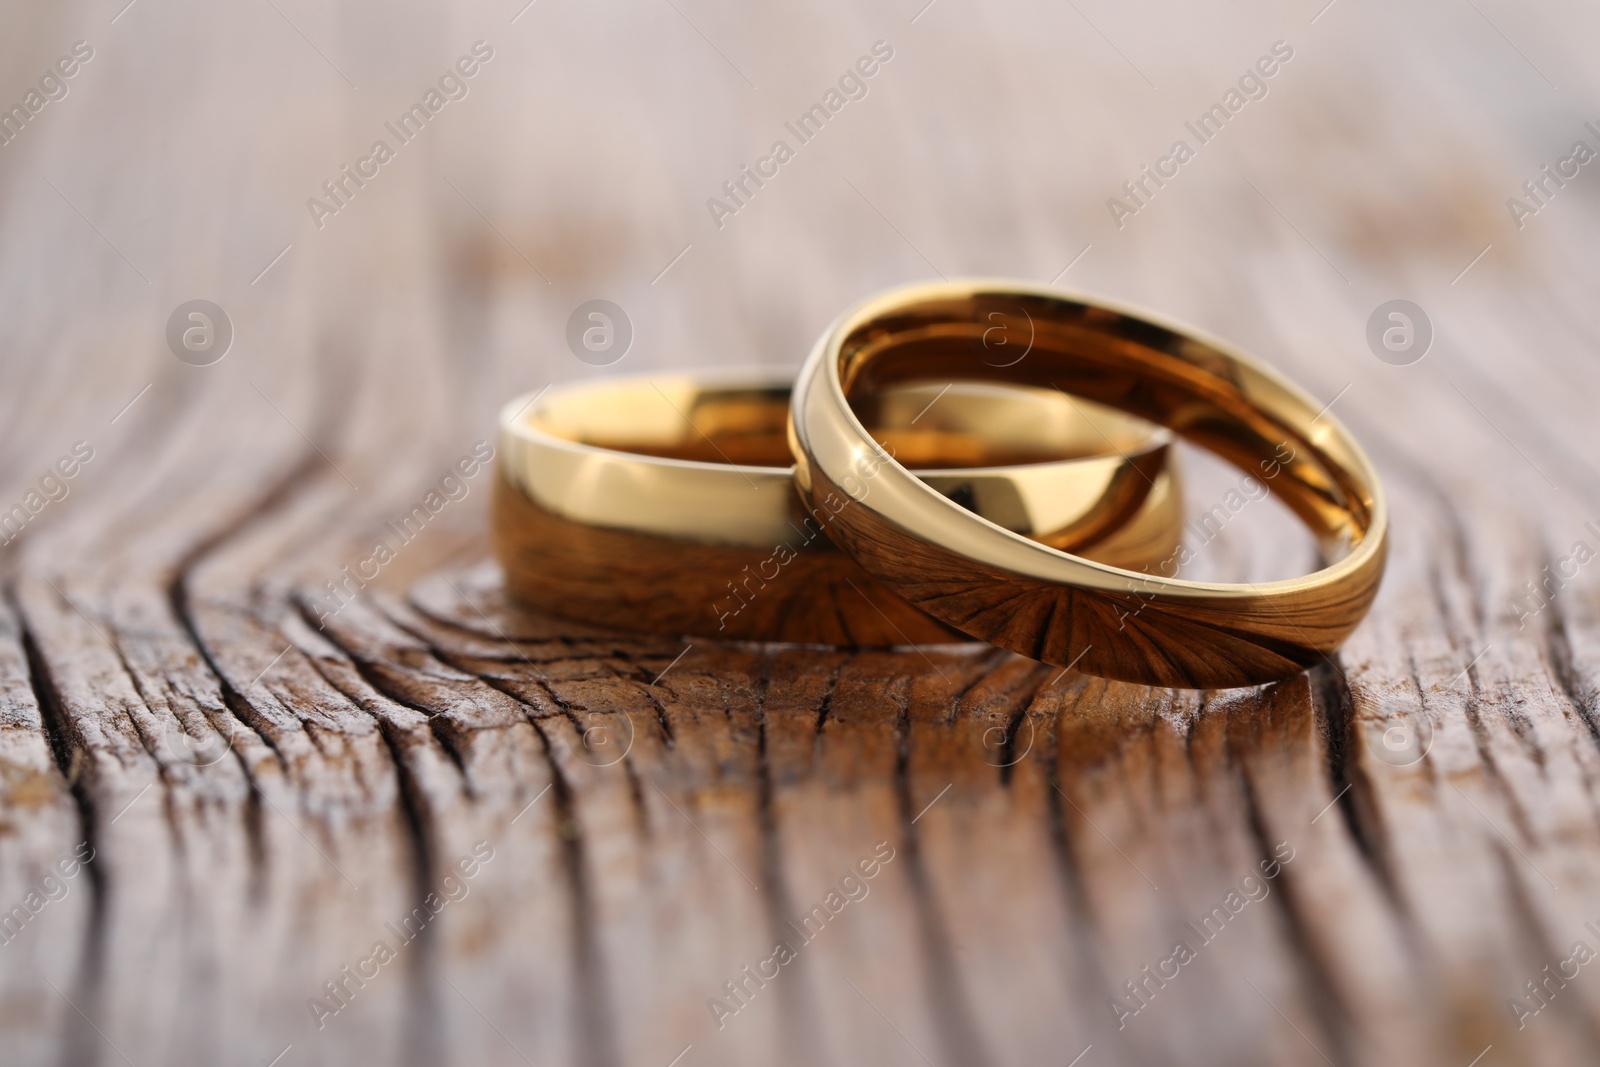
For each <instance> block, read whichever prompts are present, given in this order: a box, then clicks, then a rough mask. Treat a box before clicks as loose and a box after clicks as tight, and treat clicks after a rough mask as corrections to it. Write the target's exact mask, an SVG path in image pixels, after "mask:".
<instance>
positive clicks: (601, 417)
mask: <svg viewBox="0 0 1600 1067" xmlns="http://www.w3.org/2000/svg"><path fill="white" fill-rule="evenodd" d="M789 388H790V386H789V380H788V376H787V375H775V374H774V373H773V372H771V371H762V372H743V373H726V372H724V373H717V374H708V375H698V376H690V375H663V376H660V377H656V378H653V379H647V378H624V379H611V380H605V381H598V382H591V383H585V384H579V385H569V386H563V387H559V388H555V389H550V390H549V391H548V392H546V393H545V394H543V395H542V396H536V397H524V398H520V399H518V400H515V401H512V402H511V403H510V404H508V405H506V407H505V408H504V410H503V411H502V412H501V416H500V451H499V465H500V472H501V476H500V478H498V479H497V487H496V491H495V501H494V506H493V512H494V518H493V530H494V541H495V548H496V552H497V554H498V556H499V558H500V560H501V563H502V565H503V567H504V569H505V572H506V581H507V585H508V587H509V588H510V590H511V591H512V592H513V593H514V594H516V595H517V596H518V597H519V598H521V599H522V600H524V601H527V602H530V603H532V604H533V605H534V606H536V607H539V608H541V609H543V610H545V611H548V612H551V613H554V614H558V615H564V616H567V617H569V618H575V619H579V620H582V621H585V622H589V623H593V624H596V625H599V626H605V627H609V628H612V629H620V630H627V631H632V632H636V633H637V632H646V633H670V634H688V635H706V636H711V637H725V638H734V639H740V640H767V641H788V642H795V643H803V644H842V645H867V646H872V645H878V646H882V645H896V644H914V643H932V642H941V641H943V642H948V641H966V640H968V638H967V637H965V636H964V635H963V634H961V633H960V632H959V631H956V630H952V629H950V628H949V627H947V626H945V625H943V624H942V623H939V622H937V621H935V620H934V619H931V618H929V617H928V616H927V615H925V614H923V613H922V612H920V611H917V610H916V609H915V608H912V607H911V606H910V605H908V604H906V603H905V602H904V601H903V600H901V599H900V598H899V597H897V596H895V595H894V594H893V593H891V592H890V591H889V590H887V589H885V588H884V587H882V586H881V585H879V584H878V583H877V582H876V581H875V580H874V579H873V578H872V577H871V576H870V575H868V574H867V573H866V572H865V571H863V570H861V569H860V568H859V567H858V566H856V564H854V563H853V562H851V560H850V559H849V557H847V556H845V555H844V554H843V553H841V552H839V551H838V550H837V549H836V548H835V547H834V546H833V543H832V542H831V541H829V540H828V536H827V534H828V533H831V531H832V524H833V511H834V510H835V509H836V508H837V507H838V506H841V505H840V504H839V503H837V502H830V501H827V500H825V499H819V500H818V502H817V504H816V505H815V506H814V507H811V508H804V507H802V506H801V504H800V500H799V498H798V497H797V496H796V495H795V492H794V485H793V477H792V467H791V464H792V460H791V458H790V455H789V447H788V441H787V437H786V432H785V430H786V420H787V416H788V409H789ZM869 403H870V406H871V409H872V410H871V412H870V414H869V415H868V418H869V421H870V422H871V423H872V424H873V425H874V426H877V427H881V428H883V429H882V430H881V432H880V435H879V436H880V438H881V439H882V441H883V442H884V445H883V446H879V447H886V448H887V449H889V450H892V451H893V452H894V453H896V454H898V455H899V456H901V457H902V458H903V459H905V460H906V462H907V463H909V464H911V465H913V466H919V467H929V468H940V469H927V470H921V471H919V473H918V475H917V476H918V477H921V478H922V479H924V481H923V482H922V483H921V484H926V485H929V486H931V487H932V488H930V490H929V491H930V492H935V493H943V494H945V496H941V497H940V499H945V498H946V497H949V498H951V499H954V500H958V501H960V502H961V503H959V504H952V506H953V507H965V508H971V509H973V510H974V511H975V512H976V513H977V514H979V515H983V516H984V517H985V518H986V520H990V521H993V522H996V523H1000V524H1001V525H1003V526H1005V527H1006V528H1008V529H1011V530H1015V531H1017V532H1018V534H1019V535H1029V536H1034V537H1039V538H1041V539H1044V540H1047V541H1049V542H1050V543H1051V544H1057V545H1062V546H1064V547H1068V548H1072V549H1073V550H1074V551H1080V552H1084V553H1086V554H1088V555H1091V556H1094V557H1095V558H1099V559H1106V560H1111V561H1115V562H1120V563H1123V564H1125V565H1128V566H1138V565H1140V564H1141V563H1148V562H1153V561H1156V560H1159V559H1161V558H1163V557H1164V556H1165V555H1167V554H1168V553H1170V552H1171V551H1172V549H1173V547H1174V546H1175V545H1177V544H1178V541H1179V539H1180V538H1181V536H1182V500H1181V495H1182V494H1181V492H1180V491H1179V489H1178V486H1177V481H1176V473H1175V469H1174V467H1173V465H1172V463H1171V462H1170V459H1171V457H1170V451H1169V445H1170V442H1171V435H1170V434H1169V433H1168V431H1166V430H1163V429H1160V428H1159V427H1155V426H1151V425H1150V424H1148V423H1145V422H1143V421H1142V420H1139V419H1133V418H1129V417H1128V416H1126V415H1124V414H1122V413H1121V412H1116V411H1111V410H1109V409H1105V408H1099V407H1098V406H1097V405H1092V404H1080V405H1074V403H1073V402H1071V401H1069V400H1068V399H1067V398H1065V397H1063V396H1060V395H1059V394H1056V393H1054V392H1053V391H1050V390H1038V389H1029V390H1024V389H1014V388H1005V387H996V386H992V385H987V386H986V385H970V384H969V385H963V386H957V387H953V388H950V389H947V390H941V389H940V388H939V387H932V388H929V387H905V386H900V387H895V388H891V389H887V390H884V391H882V392H881V393H880V394H875V395H874V396H872V397H871V398H869ZM1063 457H1072V458H1063ZM1041 461H1043V462H1041ZM951 468H956V469H951Z"/></svg>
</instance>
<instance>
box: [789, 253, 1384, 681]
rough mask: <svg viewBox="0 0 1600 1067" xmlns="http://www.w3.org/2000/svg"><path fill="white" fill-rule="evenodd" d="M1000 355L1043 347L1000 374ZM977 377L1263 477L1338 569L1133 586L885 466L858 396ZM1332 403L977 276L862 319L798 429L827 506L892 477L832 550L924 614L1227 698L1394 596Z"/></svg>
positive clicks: (1248, 363) (1143, 322)
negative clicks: (1156, 429)
mask: <svg viewBox="0 0 1600 1067" xmlns="http://www.w3.org/2000/svg"><path fill="white" fill-rule="evenodd" d="M997 330H998V331H1000V332H999V333H996V332H995V331H997ZM1002 345H1009V348H1002V347H1001V346H1002ZM1001 351H1009V352H1012V353H1015V352H1018V351H1023V352H1025V353H1026V354H1025V355H1023V356H1021V357H1020V358H1018V357H1015V356H1011V357H1008V358H1007V359H1005V360H1001V359H998V358H996V356H997V353H999V352H1001ZM961 379H966V380H973V379H980V380H990V381H1004V382H1009V383H1013V384H1029V385H1036V386H1053V387H1055V388H1058V389H1062V390H1065V391H1067V392H1070V393H1074V394H1076V395H1078V396H1082V397H1086V398H1088V399H1091V400H1096V401H1099V402H1101V403H1104V404H1107V405H1109V406H1111V407H1115V408H1119V409H1121V410H1123V411H1126V412H1129V413H1131V414H1134V415H1138V416H1140V417H1141V418H1145V419H1148V420H1150V421H1151V422H1156V423H1160V424H1162V425H1164V426H1168V427H1170V428H1172V429H1173V430H1176V431H1177V432H1178V433H1179V434H1180V435H1182V436H1184V437H1186V438H1189V439H1190V440H1193V441H1194V442H1196V443H1197V444H1200V445H1202V446H1204V447H1206V448H1208V449H1210V450H1211V451H1213V452H1216V453H1217V454H1219V455H1220V456H1222V457H1223V458H1225V459H1227V460H1229V461H1231V462H1233V463H1234V464H1235V465H1237V466H1239V467H1241V468H1244V469H1245V470H1247V471H1250V472H1252V473H1253V474H1255V475H1256V476H1257V477H1258V478H1259V479H1260V480H1261V481H1263V482H1265V483H1266V484H1267V485H1268V486H1269V487H1270V488H1271V489H1272V491H1273V492H1275V493H1276V494H1277V495H1278V496H1279V497H1280V499H1282V500H1283V501H1284V503H1286V504H1287V505H1288V506H1289V507H1290V508H1291V509H1293V510H1294V511H1295V513H1296V514H1298V515H1299V516H1300V518H1301V519H1302V520H1303V521H1304V522H1305V523H1306V524H1307V526H1309V527H1310V528H1311V530H1312V532H1313V533H1314V534H1315V535H1316V537H1317V539H1318V541H1319V544H1320V545H1321V547H1322V551H1323V555H1324V558H1325V559H1330V560H1335V561H1336V562H1333V563H1332V564H1331V565H1329V566H1327V567H1325V568H1324V569H1323V570H1320V571H1318V572H1316V573H1315V574H1312V575H1309V576H1308V577H1304V578H1298V579H1294V580H1292V581H1281V582H1270V583H1266V584H1261V585H1223V584H1214V583H1203V582H1193V581H1183V580H1179V579H1177V578H1174V577H1173V575H1175V574H1176V573H1177V570H1178V567H1179V566H1180V565H1181V564H1182V563H1183V562H1185V561H1186V558H1187V556H1188V554H1189V553H1188V550H1187V549H1180V550H1179V551H1178V552H1176V553H1174V554H1173V555H1172V556H1171V557H1169V558H1167V559H1165V560H1162V561H1161V562H1160V563H1159V564H1158V565H1157V566H1156V568H1155V571H1156V573H1135V572H1134V571H1132V570H1127V569H1119V568H1118V567H1115V566H1108V565H1106V564H1103V563H1097V562H1093V561H1090V560H1086V559H1083V558H1079V557H1077V556H1073V555H1069V554H1067V553H1066V552H1062V551H1058V550H1057V549H1055V548H1052V547H1050V546H1047V545H1042V544H1038V543H1036V542H1033V541H1029V540H1028V539H1027V538H1023V537H1018V536H1016V535H1015V534H1013V533H1011V532H1010V531H1007V530H1003V529H1001V528H999V527H998V526H996V525H994V524H993V523H988V522H983V521H981V520H979V519H977V518H975V517H974V516H973V515H971V514H970V513H968V512H967V511H965V510H964V509H962V508H960V507H958V506H956V505H954V504H952V503H951V502H950V501H949V500H947V499H946V498H945V497H943V496H941V495H940V494H939V493H937V492H934V491H932V490H930V489H929V488H927V487H926V486H924V485H923V484H922V483H921V482H919V481H918V480H917V477H916V476H915V475H913V474H911V473H910V472H909V471H907V470H906V469H905V468H904V467H902V466H900V465H899V464H897V463H895V462H893V461H892V460H885V459H884V458H883V457H882V456H881V455H880V450H879V448H878V446H877V445H876V444H875V442H874V441H873V439H872V436H871V434H870V433H868V431H867V428H866V427H865V426H864V425H862V422H861V420H860V419H859V418H858V417H857V415H856V414H855V413H854V412H852V410H851V407H850V403H849V402H848V401H847V397H850V396H853V395H854V394H857V393H861V392H870V391H873V390H878V389H882V388H885V387H887V386H889V385H892V384H895V383H903V382H909V381H935V382H946V381H951V380H961ZM1319 408H1320V405H1319V404H1318V403H1317V402H1316V401H1315V400H1313V399H1312V398H1311V397H1309V396H1307V395H1306V394H1305V393H1303V392H1302V391H1301V390H1299V389H1298V388H1296V387H1295V386H1294V385H1292V384H1290V383H1289V382H1288V381H1286V380H1285V379H1284V378H1282V377H1281V376H1279V375H1278V374H1277V373H1275V372H1274V371H1272V370H1269V369H1268V368H1267V367H1265V366H1264V365H1262V364H1260V363H1257V362H1255V361H1254V360H1252V359H1250V358H1249V357H1247V356H1245V355H1243V354H1242V353H1240V352H1238V351H1237V350H1235V349H1233V348H1231V347H1229V346H1228V345H1226V344H1223V343H1222V342H1220V341H1215V340H1211V339H1210V338H1207V337H1204V336H1202V335H1200V334H1198V333H1196V332H1195V331H1193V330H1190V329H1188V328H1186V327H1182V326H1179V325H1177V324H1175V323H1171V322H1168V321H1166V320H1163V319H1160V318H1158V317H1156V316H1154V315H1151V314H1148V313H1146V312H1143V311H1136V310H1134V309H1131V308H1126V307H1121V306H1118V305H1114V304H1109V303H1105V302H1101V301H1098V300H1090V299H1088V298H1086V297H1082V296H1076V295H1072V294H1069V293H1064V292H1062V291H1060V290H1056V289H1050V288H1045V287H1042V286H1033V285H1027V284H1019V283H1014V282H1000V281H996V282H988V281H977V282H962V283H943V284H928V285H915V286H910V287H907V288H903V289H898V290H894V291H891V292H889V293H886V294H883V295H880V296H878V297H875V298H873V299H870V300H868V301H866V302H865V303H864V304H862V305H860V306H858V307H856V308H855V309H853V310H851V311H848V312H846V313H845V314H844V315H843V316H842V317H841V318H840V319H839V320H838V321H837V322H835V323H834V324H833V325H832V326H831V327H830V328H829V329H828V331H827V332H826V333H825V334H824V335H823V336H822V338H821V340H819V341H818V342H817V345H816V347H815V348H814V349H813V350H812V352H811V355H810V357H809V358H808V359H807V361H806V364H805V366H804V367H803V368H802V369H801V372H800V377H799V379H798V381H797V382H796V383H795V389H794V396H793V400H792V407H791V416H790V417H791V423H790V434H791V443H792V445H793V448H794V454H795V456H796V458H797V465H796V469H795V481H796V485H797V487H798V489H799V490H800V494H801V496H802V497H803V498H804V499H805V500H806V501H808V502H809V501H812V500H816V499H818V498H821V497H823V496H825V495H826V494H828V493H835V494H838V493H845V492H846V491H847V490H848V489H849V488H851V486H852V485H860V484H861V474H862V471H863V470H864V469H867V468H871V469H873V470H874V471H875V477H874V479H873V482H872V485H871V489H870V492H867V493H858V494H849V495H851V496H852V497H853V500H852V502H851V504H850V505H849V506H847V507H845V508H843V509H842V510H841V512H840V514H839V515H838V516H837V517H836V518H835V519H834V524H833V526H832V527H831V528H830V531H829V532H830V535H831V536H832V537H833V539H834V540H835V541H836V542H837V543H838V544H839V545H840V546H841V547H842V548H843V549H844V550H845V551H846V552H847V553H849V554H850V555H851V556H852V557H853V558H854V559H855V560H856V561H857V562H858V563H860V564H861V565H862V566H863V567H864V568H865V569H866V570H868V571H870V572H871V573H872V574H873V575H874V576H875V577H877V578H878V579H879V580H880V581H882V582H883V583H884V584H885V585H887V586H889V587H890V588H891V589H893V590H894V591H895V592H896V593H898V594H899V595H900V596H901V597H902V598H904V599H905V600H907V601H909V602H910V603H912V604H915V605H916V606H917V607H919V608H921V609H922V610H923V611H926V612H927V613H928V614H930V615H932V616H934V617H935V618H938V619H941V620H943V621H944V622H946V623H948V624H949V625H951V626H953V627H956V628H957V629H959V630H961V631H962V632H964V633H966V634H969V635H971V636H973V637H977V638H981V639H982V640H985V641H990V642H993V643H994V644H997V645H1000V646H1002V647H1004V648H1008V649H1011V650H1013V651H1015V652H1020V653H1023V654H1024V655H1027V656H1031V657H1033V658H1035V659H1039V660H1043V661H1044V662H1046V663H1051V664H1055V665H1058V666H1067V665H1071V664H1076V665H1077V666H1078V667H1079V669H1081V670H1083V671H1085V672H1087V673H1090V674H1097V675H1101V676H1103V677H1108V678H1118V679H1123V680H1126V681H1132V682H1143V683H1146V684H1155V685H1167V686H1186V687H1194V688H1209V687H1223V686H1240V685H1254V684H1259V683H1262V682H1268V681H1272V680H1273V679H1277V678H1282V677H1286V676H1287V675H1290V674H1293V673H1295V672H1297V671H1300V670H1303V669H1305V668H1307V667H1309V666H1312V665H1313V664H1315V663H1317V662H1319V661H1320V660H1322V659H1323V658H1324V657H1326V656H1328V655H1330V654H1331V653H1333V652H1334V651H1336V650H1337V649H1338V648H1339V646H1340V644H1341V643H1343V641H1344V639H1345V637H1347V636H1348V635H1349V633H1350V631H1351V630H1353V629H1354V628H1355V627H1356V625H1357V623H1359V622H1360V621H1361V619H1362V617H1363V616H1364V615H1365V614H1366V612H1367V608H1368V607H1369V606H1371V604H1372V600H1373V597H1375V596H1376V595H1377V590H1378V582H1379V580H1380V579H1381V577H1382V575H1383V565H1384V558H1385V554H1386V544H1387V535H1388V514H1387V509H1386V506H1385V504H1384V499H1383V493H1382V490H1381V489H1380V488H1379V485H1378V478H1377V474H1376V473H1375V472H1374V470H1373V468H1372V465H1371V463H1370V462H1369V461H1368V460H1367V457H1366V456H1365V455H1364V454H1363V453H1362V451H1361V448H1360V446H1359V445H1357V444H1356V442H1355V440H1354V439H1353V438H1352V437H1351V436H1350V434H1349V433H1348V432H1347V431H1346V430H1345V429H1344V427H1343V426H1341V425H1340V424H1339V422H1338V421H1337V420H1336V419H1334V418H1333V417H1332V416H1331V415H1329V414H1327V413H1326V412H1325V411H1322V410H1319Z"/></svg>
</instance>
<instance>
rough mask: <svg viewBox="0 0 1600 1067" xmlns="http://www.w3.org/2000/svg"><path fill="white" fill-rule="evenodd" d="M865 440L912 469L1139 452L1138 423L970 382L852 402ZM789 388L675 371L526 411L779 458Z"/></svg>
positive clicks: (706, 454)
mask: <svg viewBox="0 0 1600 1067" xmlns="http://www.w3.org/2000/svg"><path fill="white" fill-rule="evenodd" d="M856 411H857V412H858V414H859V415H860V416H861V417H862V419H863V421H864V423H865V424H866V426H867V428H868V429H869V431H871V433H872V435H873V437H874V439H876V440H877V441H878V443H879V444H881V445H884V446H885V447H886V448H887V449H889V450H890V451H891V452H892V453H893V454H894V456H895V457H896V458H897V459H898V460H899V461H900V462H902V463H903V464H904V465H905V466H907V467H910V468H913V469H917V470H928V469H939V468H946V469H971V468H980V467H1010V466H1021V465H1027V464H1035V463H1050V462H1056V461H1060V460H1068V459H1079V458H1085V457H1090V456H1105V455H1113V454H1117V453H1121V454H1123V455H1127V456H1134V455H1140V454H1143V453H1146V452H1149V451H1150V450H1151V448H1152V446H1153V445H1154V444H1159V443H1162V442H1163V441H1164V438H1162V437H1160V436H1156V435H1157V434H1159V431H1156V430H1155V428H1154V427H1152V426H1150V425H1149V424H1148V423H1146V422H1144V421H1142V420H1139V419H1134V418H1129V417H1128V416H1127V415H1125V414H1123V413H1122V412H1119V411H1115V410H1113V409H1110V408H1106V407H1102V406H1101V405H1098V404H1093V403H1085V402H1077V403H1074V402H1073V401H1071V400H1069V399H1068V398H1066V397H1063V396H1061V395H1059V394H1058V393H1057V392H1056V391H1055V390H1052V389H1043V388H1038V387H1029V386H1021V387H1019V386H1014V385H994V384H987V383H979V382H956V383H951V382H941V383H931V382H929V383H901V384H892V385H887V386H885V387H884V388H882V389H873V390H866V391H864V395H863V397H862V398H861V399H860V400H859V401H858V403H857V405H856ZM788 412H789V390H788V389H787V388H768V387H762V386H756V385H751V386H744V385H737V386H735V385H728V386H720V385H698V384H693V383H689V382H683V381H666V380H662V381H658V382H656V383H654V384H652V383H648V382H633V381H628V382H615V383H610V382H608V383H604V384H603V385H602V384H597V385H596V386H595V387H593V388H592V389H589V388H586V389H578V390H572V391H571V392H570V393H568V394H567V395H565V396H563V397H562V400H561V403H560V404H559V405H556V404H552V405H546V406H544V407H540V408H538V409H536V410H533V411H530V412H529V413H528V415H527V416H525V418H526V421H527V422H528V423H530V424H531V425H533V426H536V427H538V428H539V429H541V430H543V431H544V432H546V433H548V434H551V435H552V436H555V437H559V438H562V439H563V440H567V441H572V442H574V443H577V444H583V445H589V446H591V447H595V448H605V449H610V450H613V451H618V452H631V453H633V454H635V455H645V456H655V457H659V458H663V459H680V460H692V461H698V462H702V463H734V464H740V465H745V466H756V467H783V468H787V467H788V466H789V465H790V464H791V463H793V461H794V460H793V457H792V456H791V454H790V451H789V443H788V439H787V437H786V434H785V423H786V420H787V418H788Z"/></svg>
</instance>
